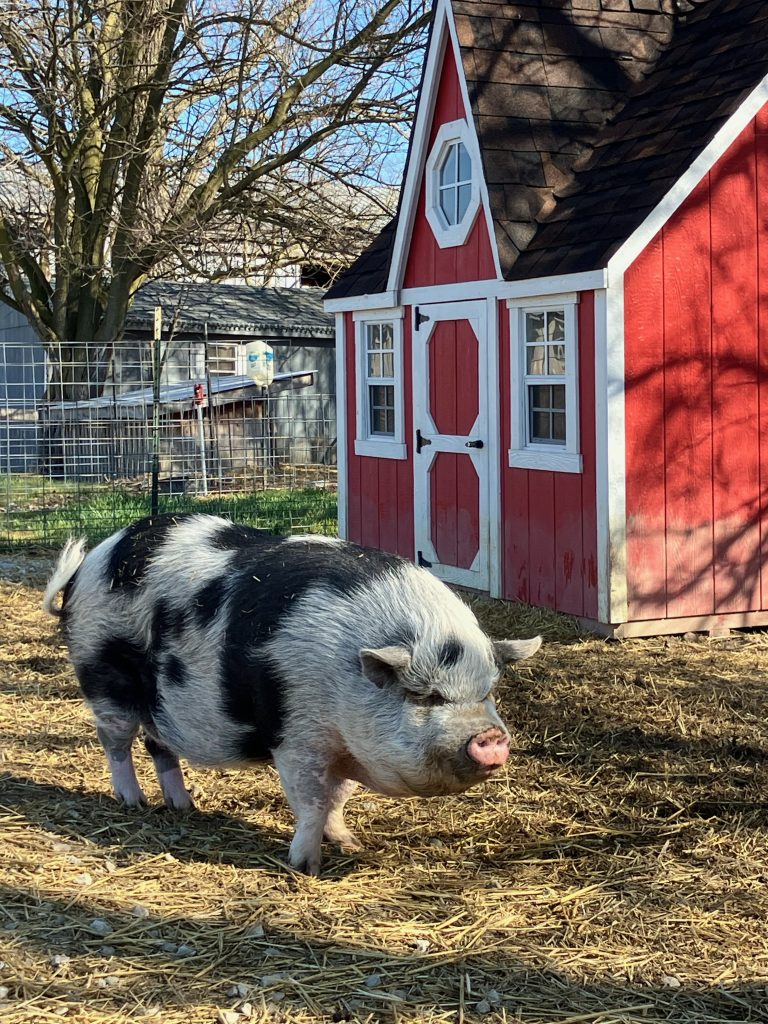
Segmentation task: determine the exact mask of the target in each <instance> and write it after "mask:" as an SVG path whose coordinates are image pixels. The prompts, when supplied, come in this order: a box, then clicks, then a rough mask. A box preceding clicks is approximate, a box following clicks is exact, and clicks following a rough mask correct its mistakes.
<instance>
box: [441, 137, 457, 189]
mask: <svg viewBox="0 0 768 1024" xmlns="http://www.w3.org/2000/svg"><path fill="white" fill-rule="evenodd" d="M457 148H458V147H457V145H456V143H454V144H453V145H452V146H450V147H449V149H448V152H447V153H446V154H445V158H444V159H443V162H442V164H441V165H440V184H441V185H453V184H454V183H455V181H456V150H457Z"/></svg>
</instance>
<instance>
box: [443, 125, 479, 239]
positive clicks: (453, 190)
mask: <svg viewBox="0 0 768 1024" xmlns="http://www.w3.org/2000/svg"><path fill="white" fill-rule="evenodd" d="M438 175H439V186H438V191H439V200H438V202H439V206H440V209H441V211H442V213H443V216H444V217H445V219H446V221H447V223H448V225H449V226H451V227H453V225H455V224H460V223H461V222H462V220H463V219H464V217H465V215H466V212H467V210H468V209H469V202H470V199H471V198H472V161H471V160H470V158H469V153H468V152H467V147H466V146H465V145H464V143H463V142H460V141H457V142H453V143H451V145H450V146H449V147H448V149H447V150H446V153H445V156H444V157H443V159H442V161H441V163H440V167H439V169H438Z"/></svg>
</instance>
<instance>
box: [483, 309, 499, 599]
mask: <svg viewBox="0 0 768 1024" xmlns="http://www.w3.org/2000/svg"><path fill="white" fill-rule="evenodd" d="M486 318H487V319H486V323H487V345H486V354H487V355H486V358H487V364H488V366H487V373H488V393H487V396H486V397H487V402H488V447H489V453H488V455H489V458H488V496H489V503H488V568H489V577H488V592H489V594H490V596H491V597H501V596H502V583H503V581H502V558H503V537H502V528H501V457H500V453H499V449H500V447H501V380H500V373H501V369H500V365H499V355H500V342H499V307H498V304H497V302H496V300H495V299H487V300H486Z"/></svg>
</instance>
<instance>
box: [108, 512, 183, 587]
mask: <svg viewBox="0 0 768 1024" xmlns="http://www.w3.org/2000/svg"><path fill="white" fill-rule="evenodd" d="M189 518H191V513H184V514H181V515H163V516H150V517H149V518H147V519H140V520H139V521H138V522H137V523H133V524H132V525H131V526H129V527H127V528H126V529H125V530H124V531H123V534H122V536H121V537H120V540H119V541H118V542H117V543H116V544H115V545H114V546H113V548H112V552H111V554H110V556H109V560H108V562H107V565H106V569H105V573H106V578H107V584H108V586H109V588H110V589H111V590H114V589H118V588H120V587H126V588H127V589H128V592H129V593H130V591H131V589H133V588H135V587H138V586H140V585H141V583H142V582H143V580H144V577H145V576H146V574H147V567H148V565H149V561H150V559H151V558H152V556H153V555H155V554H156V553H157V549H158V548H159V547H161V545H162V544H163V543H164V542H165V540H166V539H167V537H168V534H169V533H170V532H171V530H173V528H174V526H175V525H176V524H177V523H182V522H184V521H185V520H187V519H189Z"/></svg>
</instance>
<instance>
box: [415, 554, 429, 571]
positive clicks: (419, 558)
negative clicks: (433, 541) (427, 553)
mask: <svg viewBox="0 0 768 1024" xmlns="http://www.w3.org/2000/svg"><path fill="white" fill-rule="evenodd" d="M416 561H417V563H418V564H419V565H420V566H421V567H422V568H423V569H431V568H432V563H431V562H428V561H427V560H426V558H425V557H424V555H423V554H422V553H421V551H419V552H417V557H416Z"/></svg>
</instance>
